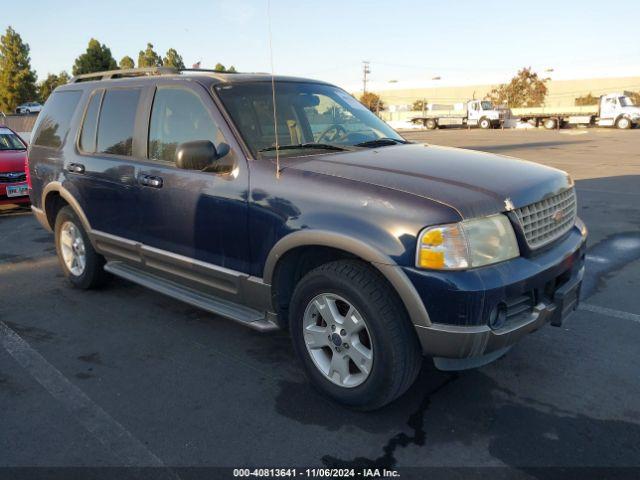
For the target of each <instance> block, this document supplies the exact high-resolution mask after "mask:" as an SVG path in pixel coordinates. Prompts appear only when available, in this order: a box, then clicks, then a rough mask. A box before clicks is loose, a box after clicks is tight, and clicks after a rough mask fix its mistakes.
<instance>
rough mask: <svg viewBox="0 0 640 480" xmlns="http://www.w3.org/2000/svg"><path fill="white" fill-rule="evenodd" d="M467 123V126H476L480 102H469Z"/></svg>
mask: <svg viewBox="0 0 640 480" xmlns="http://www.w3.org/2000/svg"><path fill="white" fill-rule="evenodd" d="M467 119H468V120H467V121H468V123H469V125H477V124H478V120H480V102H469V110H468V117H467Z"/></svg>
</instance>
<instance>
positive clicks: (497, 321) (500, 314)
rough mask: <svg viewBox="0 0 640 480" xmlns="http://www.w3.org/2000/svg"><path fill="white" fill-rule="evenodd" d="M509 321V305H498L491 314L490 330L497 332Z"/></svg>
mask: <svg viewBox="0 0 640 480" xmlns="http://www.w3.org/2000/svg"><path fill="white" fill-rule="evenodd" d="M506 321H507V305H506V303H504V302H500V303H499V304H497V305H496V306H495V307H493V309H491V312H490V313H489V328H491V329H492V330H497V329H499V328H501V327H503V326H504V324H505V322H506Z"/></svg>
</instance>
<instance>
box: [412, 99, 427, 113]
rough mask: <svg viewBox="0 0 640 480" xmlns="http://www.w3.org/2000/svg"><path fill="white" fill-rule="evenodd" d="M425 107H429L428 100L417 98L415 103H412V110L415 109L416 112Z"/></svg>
mask: <svg viewBox="0 0 640 480" xmlns="http://www.w3.org/2000/svg"><path fill="white" fill-rule="evenodd" d="M425 108H427V101H426V100H416V101H415V102H413V105H411V110H413V111H414V112H417V111H418V110H424V109H425Z"/></svg>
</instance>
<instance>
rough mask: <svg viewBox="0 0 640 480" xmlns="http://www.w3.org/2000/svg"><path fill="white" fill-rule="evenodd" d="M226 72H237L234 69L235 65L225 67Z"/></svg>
mask: <svg viewBox="0 0 640 480" xmlns="http://www.w3.org/2000/svg"><path fill="white" fill-rule="evenodd" d="M227 72H229V73H238V71H237V70H236V67H234V66H233V65H231V66H230V67H229V68H227Z"/></svg>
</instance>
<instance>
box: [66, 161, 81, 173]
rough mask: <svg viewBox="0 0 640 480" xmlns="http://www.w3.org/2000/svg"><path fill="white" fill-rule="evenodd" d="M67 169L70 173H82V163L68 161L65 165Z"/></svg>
mask: <svg viewBox="0 0 640 480" xmlns="http://www.w3.org/2000/svg"><path fill="white" fill-rule="evenodd" d="M67 170H68V171H69V172H71V173H84V165H82V164H81V163H70V164H69V165H67Z"/></svg>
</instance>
